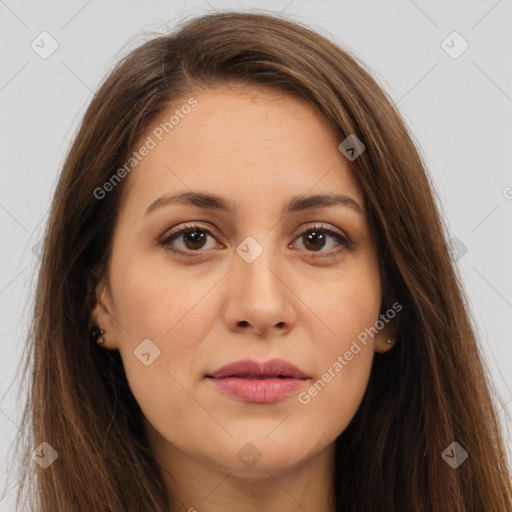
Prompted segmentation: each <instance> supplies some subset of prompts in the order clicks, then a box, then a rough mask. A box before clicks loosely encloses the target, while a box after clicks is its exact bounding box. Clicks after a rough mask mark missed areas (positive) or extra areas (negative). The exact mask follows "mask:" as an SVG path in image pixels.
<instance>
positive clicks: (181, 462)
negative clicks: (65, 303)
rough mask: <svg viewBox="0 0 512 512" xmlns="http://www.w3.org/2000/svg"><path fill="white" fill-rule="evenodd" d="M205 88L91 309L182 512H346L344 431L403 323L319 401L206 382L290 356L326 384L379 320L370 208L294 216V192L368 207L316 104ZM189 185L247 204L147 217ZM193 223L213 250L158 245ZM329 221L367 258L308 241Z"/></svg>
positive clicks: (164, 144)
mask: <svg viewBox="0 0 512 512" xmlns="http://www.w3.org/2000/svg"><path fill="white" fill-rule="evenodd" d="M194 98H195V99H196V100H197V102H198V105H197V106H196V107H195V108H194V109H193V110H192V111H191V112H190V113H189V114H188V115H187V116H185V117H184V119H181V120H180V123H179V124H178V125H177V126H175V128H174V129H173V130H172V131H171V132H170V133H169V135H167V136H166V137H165V138H164V139H163V140H162V141H161V142H159V143H158V144H157V146H156V147H155V148H154V149H152V150H151V151H150V152H149V154H148V155H147V156H145V157H144V158H143V160H142V161H141V162H140V163H139V164H138V165H137V166H136V168H135V169H134V170H133V171H132V173H131V174H130V175H129V176H128V177H126V178H125V179H126V180H128V181H127V183H125V185H126V186H127V187H126V189H125V190H124V191H123V194H124V195H123V201H122V205H121V208H120V211H119V214H118V218H117V223H116V227H115V232H114V243H113V251H112V255H111V259H110V262H109V266H108V269H107V271H106V272H105V275H104V276H103V278H102V279H101V281H100V282H99V284H98V287H97V304H96V306H95V308H94V311H93V312H92V315H93V318H94V320H95V321H96V323H97V325H99V326H100V327H101V328H103V329H104V330H105V331H106V334H105V339H106V342H105V345H104V347H105V348H107V349H111V350H119V352H120V354H121V357H122V360H123V364H124V367H125V370H126V374H127V378H128V381H129V384H130V387H131V389H132V392H133V394H134V396H135V398H136V399H137V401H138V403H139V404H140V407H141V409H142V411H143V413H144V416H145V423H146V426H147V432H148V437H149V440H150V444H151V447H152V449H153V451H154V453H155V456H156V457H157V459H158V461H159V462H160V464H161V466H162V471H163V475H164V479H165V482H166V484H167V486H168V491H169V495H170V496H172V497H173V499H179V500H181V505H182V510H190V511H192V510H194V509H196V510H197V511H199V512H203V511H204V512H208V511H216V512H219V511H232V510H238V509H239V506H240V504H241V503H243V504H244V510H245V511H248V512H250V511H253V510H254V511H259V510H266V511H295V510H297V511H298V510H304V508H305V509H307V510H315V511H317V512H325V511H332V510H334V508H333V506H332V504H331V496H332V490H331V488H330V483H331V475H332V473H333V461H334V459H333V451H334V441H335V439H336V438H337V437H338V436H339V435H340V433H341V432H343V430H344V429H345V428H346V427H347V425H348V423H349V422H350V420H351V419H352V418H353V416H354V414H355V412H356V410H357V408H358V406H359V404H360V403H361V400H362V398H363V395H364V392H365V389H366V387H367V384H368V379H369V375H370V368H371V363H372V359H373V357H374V352H375V351H377V352H384V351H386V350H389V348H390V345H389V344H387V343H386V341H385V340H386V339H387V338H389V337H390V336H392V334H393V333H392V332H391V331H390V329H391V328H392V325H393V324H392V322H390V323H389V324H387V325H386V327H385V328H384V329H383V330H381V331H380V333H379V334H378V335H377V336H375V338H373V339H372V338H370V340H369V343H368V344H367V345H362V344H360V345H361V348H362V350H361V351H360V352H359V353H357V355H355V356H354V357H353V359H352V360H351V361H350V362H349V363H348V364H347V365H346V366H345V367H344V368H343V370H342V371H341V372H339V373H338V374H337V375H336V377H334V378H332V380H331V381H330V382H329V383H328V384H327V385H326V386H325V387H324V388H323V389H322V390H321V391H320V392H319V393H318V394H317V395H316V396H315V397H314V398H312V399H311V401H310V402H309V403H308V404H302V403H300V402H299V401H298V399H297V393H295V394H292V395H291V396H289V397H287V398H285V399H283V400H281V401H279V402H277V403H272V404H255V403H246V402H243V401H241V400H238V399H235V398H231V397H228V396H225V395H224V394H222V393H220V392H219V391H218V390H217V389H216V388H215V387H214V386H213V385H212V384H211V381H208V380H207V379H205V375H206V374H207V373H211V372H213V371H215V370H217V369H219V368H221V367H222V366H224V365H226V364H228V363H231V362H234V361H238V360H241V359H249V358H253V359H256V360H258V361H266V360H269V359H272V358H275V357H276V358H282V359H285V360H288V361H290V362H291V363H293V364H295V365H296V366H298V367H299V368H300V369H302V370H303V371H304V372H305V373H307V374H308V375H309V376H310V377H311V380H310V381H309V382H307V383H306V384H305V385H304V388H303V389H302V391H303V390H307V389H308V388H309V386H310V385H311V384H312V383H314V382H316V381H317V380H318V379H320V378H321V377H322V375H323V374H324V373H325V372H326V371H327V369H328V368H330V367H332V366H333V363H334V362H335V361H336V360H337V357H338V356H339V355H343V354H344V353H345V352H346V351H347V350H348V349H349V348H350V346H351V343H352V342H353V340H355V339H356V338H357V336H358V334H360V333H361V332H362V331H364V329H365V328H367V327H369V326H373V325H374V324H375V322H376V321H377V320H378V319H379V312H380V308H381V292H382V290H381V276H380V273H379V257H378V254H377V247H376V241H375V237H374V233H373V232H372V229H371V226H370V223H369V220H368V217H367V215H366V214H364V213H360V212H357V211H356V210H354V209H351V208H349V207H347V206H345V205H335V206H328V207H326V206H321V207H317V208H314V209H309V210H305V211H301V212H296V213H288V214H286V215H283V214H281V213H280V212H281V208H282V207H283V205H284V204H285V203H287V201H288V200H289V199H290V198H291V197H292V196H297V195H300V196H304V195H312V194H318V193H333V192H337V193H342V194H345V195H348V196H350V197H351V198H352V199H354V200H355V201H357V203H358V204H359V205H360V206H361V208H362V209H363V210H365V205H364V197H363V193H362V190H361V189H360V187H359V185H358V182H357V180H356V179H355V176H354V175H353V173H352V171H351V170H350V168H349V162H348V161H347V160H346V158H345V157H344V156H343V155H342V154H341V152H340V151H339V150H338V144H339V142H340V141H338V140H337V138H336V137H335V135H334V134H333V132H332V131H331V129H330V127H329V126H328V124H327V123H326V121H325V120H324V119H323V117H321V116H320V115H319V114H318V112H317V111H316V110H314V108H313V107H312V106H310V105H309V104H307V103H306V102H304V101H303V100H300V99H297V98H293V97H290V96H287V95H283V94H282V93H280V92H276V91H274V90H272V89H269V88H258V89H254V88H240V87H238V88H235V87H223V88H218V89H210V90H208V91H206V92H202V93H200V94H198V95H195V96H194ZM184 103H185V101H183V103H181V104H184ZM178 106H179V105H178ZM174 108H176V106H174ZM174 108H173V109H169V111H168V112H165V113H163V114H162V116H161V118H159V119H156V120H155V122H154V123H153V125H152V128H154V127H155V126H157V125H158V124H159V123H160V122H163V121H164V120H168V119H169V117H170V116H171V115H172V113H173V110H174ZM149 134H151V130H150V131H148V133H147V134H146V135H145V136H144V137H142V138H141V141H144V140H145V139H146V137H147V135H149ZM137 147H138V146H137ZM182 191H184V192H187V191H202V192H207V193H215V194H218V195H221V196H224V197H226V198H228V199H230V200H232V201H234V202H235V203H236V204H237V205H238V210H237V212H236V215H234V216H232V215H230V214H228V213H226V212H220V211H212V210H208V209H204V208H199V207H197V206H188V205H187V206H184V205H176V204H167V205H165V206H161V207H158V208H155V209H154V210H153V211H151V212H150V213H148V214H146V215H145V213H144V212H145V210H146V208H147V207H148V206H149V205H150V204H151V203H153V202H154V201H155V200H156V199H157V198H159V197H160V196H162V195H164V194H172V193H176V192H182ZM103 200H105V201H106V200H108V197H107V198H105V199H103ZM192 221H194V222H197V223H199V224H200V225H201V226H202V228H203V229H206V230H208V231H209V232H210V233H211V234H208V235H207V236H208V238H207V240H206V242H205V244H204V246H203V247H200V246H199V247H200V248H199V249H195V252H194V247H198V245H197V243H196V245H194V243H192V242H193V241H191V239H190V237H188V238H187V237H186V236H185V237H183V235H181V236H178V237H177V238H176V239H175V240H174V242H173V246H174V247H175V248H178V249H182V250H183V251H188V252H189V253H193V257H190V258H187V257H181V258H180V257H179V256H177V255H175V254H173V253H171V252H170V251H169V250H166V249H165V248H164V247H162V246H160V245H159V244H158V241H159V240H160V239H162V238H164V235H165V234H166V233H168V232H169V230H170V229H171V228H173V227H175V226H180V225H183V224H184V223H190V222H192ZM313 223H321V224H322V225H325V226H326V227H327V228H330V229H334V230H335V231H336V230H338V231H339V232H341V233H342V234H343V235H344V236H346V237H348V238H349V239H350V240H352V241H353V247H354V248H353V250H350V251H349V250H347V249H346V248H344V247H343V246H341V245H339V243H338V242H337V241H336V239H335V238H333V237H332V236H331V235H328V236H327V238H326V240H325V245H324V246H323V247H322V245H321V244H318V246H316V245H315V244H314V243H310V244H308V242H307V236H303V235H302V233H304V232H305V231H307V229H310V228H311V226H312V224H313ZM247 236H251V237H253V238H254V239H255V240H256V241H257V242H258V243H259V244H260V246H261V247H262V248H263V252H262V254H261V255H260V256H259V257H257V258H256V260H255V261H254V262H252V263H248V262H246V261H245V260H244V259H243V258H241V257H240V256H239V255H238V254H237V252H236V248H237V246H238V245H239V244H240V243H241V242H242V241H243V240H244V239H245V238H246V237H247ZM187 244H188V245H187ZM290 246H291V247H290ZM198 251H202V252H199V253H198ZM327 252H330V253H332V254H334V253H336V256H335V257H333V258H326V257H323V254H326V253H327ZM308 256H309V258H308ZM145 339H150V340H151V342H152V343H154V345H155V346H157V347H158V349H159V350H160V355H159V356H158V357H157V358H156V359H154V361H153V362H152V363H151V364H149V365H148V366H145V365H144V364H142V363H141V360H140V359H139V358H137V357H136V356H135V355H134V350H136V349H137V347H138V346H139V345H140V343H141V342H142V340H145ZM247 443H252V445H254V446H255V447H256V448H257V450H258V452H259V453H260V454H261V458H260V459H259V460H258V461H257V463H256V464H254V465H253V466H252V467H248V466H247V465H246V464H244V463H243V462H242V461H241V460H240V459H239V457H237V453H238V452H239V450H240V449H241V448H242V447H244V446H245V445H246V444H247ZM252 445H251V446H252ZM246 449H247V450H249V453H250V454H251V455H255V454H256V451H255V449H254V448H250V447H249V448H246ZM253 452H254V453H253Z"/></svg>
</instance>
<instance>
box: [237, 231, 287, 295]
mask: <svg viewBox="0 0 512 512" xmlns="http://www.w3.org/2000/svg"><path fill="white" fill-rule="evenodd" d="M257 236H258V239H259V241H258V240H257V239H256V238H255V237H253V236H248V237H246V238H245V239H244V240H243V241H242V242H241V243H240V244H239V245H238V246H237V249H236V252H237V255H238V258H237V261H236V264H235V266H236V272H237V278H238V279H239V281H240V284H241V286H242V287H245V288H246V292H249V293H251V294H256V295H257V294H258V293H260V294H261V295H262V297H265V300H267V301H268V300H269V299H274V300H275V299H277V298H278V296H280V295H282V294H283V290H282V289H281V288H282V283H281V282H280V280H279V279H278V278H277V276H276V274H278V273H279V269H281V268H282V265H281V264H280V262H279V261H278V251H277V250H276V248H275V247H274V246H273V242H272V236H271V234H269V233H265V234H264V235H262V234H260V235H257ZM256 298H257V296H255V297H253V300H254V299H256Z"/></svg>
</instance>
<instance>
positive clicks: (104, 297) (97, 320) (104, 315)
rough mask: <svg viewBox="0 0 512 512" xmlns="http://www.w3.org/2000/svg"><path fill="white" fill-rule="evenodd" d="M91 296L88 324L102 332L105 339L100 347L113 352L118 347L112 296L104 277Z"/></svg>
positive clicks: (98, 282)
mask: <svg viewBox="0 0 512 512" xmlns="http://www.w3.org/2000/svg"><path fill="white" fill-rule="evenodd" d="M93 294H94V297H93V301H92V308H91V313H90V317H89V318H90V323H92V324H93V325H95V326H97V327H98V328H99V329H102V330H103V331H104V333H103V335H102V337H103V338H104V339H105V342H104V343H103V344H102V345H101V346H102V347H103V348H107V349H109V350H115V349H117V348H118V346H117V337H116V331H115V322H114V321H113V320H114V319H113V317H112V315H111V311H112V295H111V292H110V287H109V284H108V280H107V278H106V276H105V275H104V276H103V277H102V278H101V279H100V280H99V281H97V283H96V286H95V287H94V291H93Z"/></svg>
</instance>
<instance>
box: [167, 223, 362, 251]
mask: <svg viewBox="0 0 512 512" xmlns="http://www.w3.org/2000/svg"><path fill="white" fill-rule="evenodd" d="M194 229H198V230H201V231H204V232H205V233H207V234H208V235H210V236H212V237H214V236H213V234H212V233H211V232H210V230H209V229H207V228H205V227H204V226H201V225H200V224H185V225H183V226H181V227H180V229H178V230H176V231H172V232H171V233H169V235H166V236H165V237H164V238H163V239H162V240H160V241H159V242H158V244H159V245H160V246H161V247H162V248H164V249H165V250H167V251H170V252H172V253H174V254H177V255H178V256H184V257H187V258H195V257H197V256H196V254H194V253H198V252H199V253H200V252H205V251H182V250H181V249H176V248H174V247H172V246H171V245H170V243H171V242H172V241H174V240H175V239H177V238H179V237H180V236H181V235H184V234H185V233H188V232H189V231H193V230H194ZM310 231H316V232H321V233H322V234H326V235H330V236H332V237H333V238H334V239H335V240H336V241H337V242H338V243H339V244H340V245H341V246H342V247H344V248H345V249H346V250H349V251H351V250H353V243H352V242H351V241H350V240H349V239H348V238H345V237H344V236H342V235H341V234H340V233H338V232H337V231H334V230H332V229H329V228H327V227H325V226H323V225H321V224H315V225H313V226H310V227H308V228H307V229H305V230H304V231H302V232H301V233H299V234H298V236H297V237H296V238H295V239H297V238H299V237H300V236H303V235H304V234H305V233H308V232H310ZM214 238H215V237H214ZM308 252H312V253H313V254H312V255H310V256H308V257H309V258H315V259H316V258H335V257H336V256H339V253H340V252H343V249H342V250H339V251H334V252H332V251H329V252H325V253H324V252H321V253H320V252H318V253H315V251H308ZM317 254H318V255H317ZM320 254H321V255H320Z"/></svg>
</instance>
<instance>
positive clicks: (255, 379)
mask: <svg viewBox="0 0 512 512" xmlns="http://www.w3.org/2000/svg"><path fill="white" fill-rule="evenodd" d="M206 378H207V379H208V380H210V381H211V382H212V383H213V384H214V385H215V386H216V388H217V389H218V390H219V391H221V392H222V393H224V394H226V395H228V396H231V397H234V398H238V399H241V400H243V401H246V402H254V403H273V402H277V401H279V400H282V399H283V398H285V397H287V396H289V395H290V394H292V393H293V392H295V391H297V390H298V389H300V388H301V387H302V386H304V384H305V382H306V381H307V380H308V379H309V378H310V377H309V376H308V375H306V374H305V373H304V372H303V371H302V370H300V369H299V368H297V367H296V366H295V365H293V364H292V363H289V362H288V361H285V360H284V359H271V360H270V361H266V362H264V363H259V362H258V361H255V360H253V359H246V360H243V361H237V362H235V363H231V364H228V365H226V366H223V367H222V368H220V369H219V370H217V371H215V372H213V373H211V374H208V375H206Z"/></svg>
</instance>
